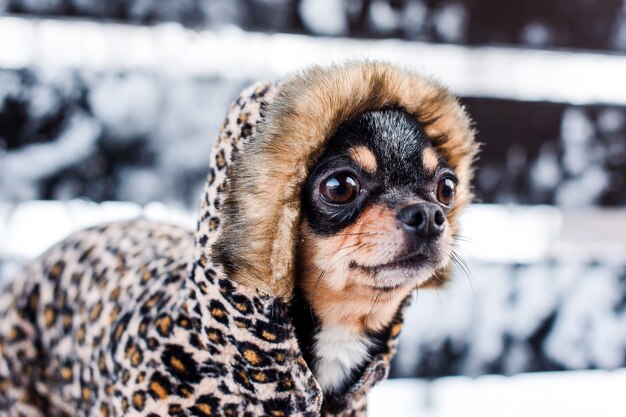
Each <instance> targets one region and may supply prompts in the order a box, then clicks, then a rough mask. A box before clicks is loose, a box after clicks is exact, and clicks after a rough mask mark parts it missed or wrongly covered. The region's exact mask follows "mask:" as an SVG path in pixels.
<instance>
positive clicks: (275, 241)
mask: <svg viewBox="0 0 626 417" xmlns="http://www.w3.org/2000/svg"><path fill="white" fill-rule="evenodd" d="M408 87H410V88H408ZM407 91H410V92H411V94H408V93H407ZM421 103H426V104H424V105H428V106H427V107H424V108H420V105H422V104H421ZM436 104H438V106H435V105H436ZM391 105H396V106H398V105H399V106H402V107H405V108H407V109H409V110H410V111H411V112H413V113H415V114H416V115H418V114H423V115H426V116H427V117H428V118H429V119H432V121H431V122H429V123H430V124H428V125H427V126H426V128H425V129H426V132H427V134H428V133H429V132H430V133H431V134H432V137H437V138H438V140H439V141H440V144H441V145H445V146H443V147H442V148H441V152H443V154H444V155H445V152H447V150H453V151H452V152H453V153H452V154H450V155H448V156H447V157H448V160H449V162H450V163H451V164H452V166H453V167H454V168H455V170H456V171H457V175H459V177H460V181H461V182H462V183H463V182H464V181H465V182H466V181H469V176H470V175H469V174H468V172H469V171H468V170H469V163H466V161H467V160H468V158H469V159H471V157H472V156H473V153H472V152H474V151H475V149H473V148H472V146H471V145H472V142H471V140H470V141H467V138H468V137H469V138H471V137H472V135H471V129H470V127H469V122H468V120H467V117H466V116H465V114H464V112H463V111H462V109H461V108H460V106H459V105H458V104H457V102H456V101H455V100H454V99H453V98H451V96H450V95H449V94H448V93H447V91H445V90H444V89H442V88H441V87H439V86H437V85H436V84H433V83H432V82H430V81H428V80H425V79H423V78H421V77H419V76H417V75H413V74H406V73H404V72H403V71H401V70H398V69H397V68H394V67H391V66H388V65H385V64H380V63H351V64H347V65H344V66H341V67H331V68H327V69H321V68H313V69H309V70H307V71H305V72H303V73H301V74H299V75H297V76H294V77H293V78H292V79H290V80H286V81H284V82H283V83H281V84H270V83H259V84H256V85H254V86H251V87H249V88H247V89H245V90H244V91H243V92H242V94H241V96H240V97H239V98H238V99H237V100H236V101H235V102H234V103H233V105H232V107H231V109H230V112H229V114H228V117H227V119H226V121H225V122H224V124H223V126H222V128H221V133H220V136H219V139H218V141H217V142H216V144H215V147H214V149H213V151H212V153H211V156H210V158H211V159H210V160H211V167H210V170H209V174H208V179H207V185H206V187H205V192H204V196H203V198H202V202H201V209H200V214H199V220H198V226H197V230H196V231H195V234H194V232H192V231H187V230H182V229H180V228H178V227H174V226H168V225H165V224H157V223H152V222H149V221H146V220H142V219H139V220H136V221H130V222H118V223H113V224H108V225H103V226H99V227H95V228H91V229H88V230H85V231H82V232H79V233H77V234H75V235H73V236H71V237H69V238H68V239H66V240H64V241H62V242H61V243H59V244H57V245H56V246H54V247H53V248H52V249H50V250H49V251H47V252H46V253H45V254H44V255H43V256H41V257H40V258H39V259H37V260H35V261H33V262H31V263H30V264H29V265H27V266H26V267H25V269H24V270H23V271H22V272H21V273H20V274H19V275H18V276H17V277H16V278H15V280H14V283H13V284H12V285H11V286H10V287H9V288H8V289H6V290H5V291H4V293H3V295H2V296H0V415H2V416H28V417H39V416H60V417H61V416H63V417H65V416H68V417H69V416H103V417H109V416H122V415H129V416H132V415H140V416H150V417H153V416H155V417H156V416H167V415H169V416H242V417H243V416H249V417H251V416H275V417H286V416H294V417H295V416H311V417H312V416H320V415H324V416H331V415H333V416H364V415H365V409H366V394H367V393H368V391H369V390H370V389H371V388H372V387H373V386H374V384H376V383H377V382H378V381H380V380H381V379H383V378H384V377H385V376H386V374H387V372H388V368H389V362H390V360H391V357H392V355H393V352H394V350H395V343H396V337H397V335H398V333H399V331H400V327H401V322H402V320H401V311H402V308H401V309H400V311H399V312H398V314H397V316H396V317H395V319H394V320H393V321H392V323H390V325H389V327H388V329H387V332H386V334H387V338H388V343H387V346H386V349H383V352H382V353H380V354H378V355H377V356H376V357H373V358H371V360H370V362H369V363H368V365H367V367H366V368H365V371H364V372H363V374H362V375H361V377H360V379H359V380H358V382H357V383H356V384H355V385H354V386H353V387H351V388H350V389H349V391H348V392H347V394H345V395H343V396H341V397H339V398H334V397H327V398H323V395H322V392H321V390H320V387H319V385H318V383H317V381H316V380H315V378H314V376H313V374H312V373H311V370H310V369H309V368H308V367H307V364H306V362H305V361H304V359H303V357H302V354H301V351H300V348H299V346H298V342H297V339H296V336H295V331H294V328H293V325H292V321H291V318H290V306H289V302H290V297H291V294H292V292H293V282H294V280H295V272H294V271H295V269H294V265H293V263H294V258H295V256H294V253H295V245H296V243H297V232H296V231H297V222H298V214H299V200H300V190H301V187H302V184H303V181H304V180H305V178H306V175H307V172H308V170H309V169H310V168H311V167H312V165H313V164H314V161H315V158H316V157H317V155H319V153H320V152H321V149H322V147H323V143H324V138H325V137H327V136H328V135H329V133H330V132H332V129H334V126H336V124H337V123H340V122H341V121H342V120H345V119H347V118H348V117H350V116H351V115H354V114H356V113H358V112H361V111H364V110H367V109H376V108H382V107H386V106H391ZM433 106H434V107H433ZM433 108H434V109H435V110H434V111H433ZM426 110H428V112H427V111H426ZM438 112H439V113H438ZM459 126H460V127H459ZM442 138H443V139H442ZM455 141H456V142H455ZM463 152H465V158H462V157H459V158H457V157H458V156H459V154H462V153H463ZM455 158H457V159H455ZM455 161H457V162H455ZM461 198H463V196H461Z"/></svg>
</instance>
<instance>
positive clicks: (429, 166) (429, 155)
mask: <svg viewBox="0 0 626 417" xmlns="http://www.w3.org/2000/svg"><path fill="white" fill-rule="evenodd" d="M422 164H423V165H424V168H426V171H428V173H430V174H432V173H434V172H435V169H437V166H439V158H438V157H437V152H435V150H434V149H433V148H425V149H424V150H423V151H422Z"/></svg>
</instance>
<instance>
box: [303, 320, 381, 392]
mask: <svg viewBox="0 0 626 417" xmlns="http://www.w3.org/2000/svg"><path fill="white" fill-rule="evenodd" d="M369 347H370V342H369V341H368V339H367V337H366V336H365V335H364V334H362V333H360V332H356V331H354V330H352V329H350V328H348V327H345V326H342V325H339V324H333V325H329V326H324V327H322V329H321V330H320V332H319V333H318V334H317V336H316V337H315V356H316V366H315V377H316V379H317V381H318V382H319V384H320V386H321V387H322V390H323V391H324V392H333V391H335V390H337V389H338V388H340V387H341V386H342V385H343V383H344V382H345V380H346V379H347V378H348V377H349V376H350V373H351V372H352V371H353V370H354V369H356V367H357V366H359V365H361V364H362V363H363V362H364V361H365V360H366V359H367V356H368V348H369Z"/></svg>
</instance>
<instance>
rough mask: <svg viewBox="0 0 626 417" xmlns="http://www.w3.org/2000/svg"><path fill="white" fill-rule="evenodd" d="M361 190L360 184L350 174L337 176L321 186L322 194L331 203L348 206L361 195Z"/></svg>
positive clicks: (328, 179) (325, 181)
mask: <svg viewBox="0 0 626 417" xmlns="http://www.w3.org/2000/svg"><path fill="white" fill-rule="evenodd" d="M360 188H361V187H360V185H359V182H358V181H357V180H356V178H354V177H353V176H351V175H350V174H348V173H344V174H336V175H333V176H331V177H328V178H326V179H325V180H324V181H323V182H322V183H321V184H320V194H321V195H322V197H323V198H324V200H326V201H327V202H329V203H333V204H346V203H349V202H351V201H352V200H354V199H355V198H356V197H357V196H358V195H359V191H360Z"/></svg>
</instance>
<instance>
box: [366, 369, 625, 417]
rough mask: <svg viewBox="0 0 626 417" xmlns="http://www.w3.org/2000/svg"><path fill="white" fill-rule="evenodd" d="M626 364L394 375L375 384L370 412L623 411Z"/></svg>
mask: <svg viewBox="0 0 626 417" xmlns="http://www.w3.org/2000/svg"><path fill="white" fill-rule="evenodd" d="M624 386H626V369H621V370H618V371H614V372H605V371H585V372H553V373H534V374H522V375H516V376H514V377H502V376H483V377H480V378H477V379H470V378H467V377H454V378H440V379H437V380H435V381H433V382H427V381H422V380H403V379H396V380H388V381H384V382H383V383H381V384H380V385H379V386H377V387H375V388H374V389H373V390H372V393H371V394H370V397H369V408H368V416H369V417H387V416H394V417H418V416H419V417H456V416H464V415H469V416H481V417H492V416H493V417H501V416H507V417H527V416H534V417H553V416H569V417H578V416H580V417H588V416H593V415H601V416H602V417H618V416H619V417H623V416H624V415H626V400H624Z"/></svg>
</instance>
